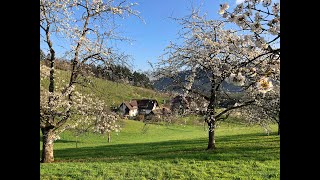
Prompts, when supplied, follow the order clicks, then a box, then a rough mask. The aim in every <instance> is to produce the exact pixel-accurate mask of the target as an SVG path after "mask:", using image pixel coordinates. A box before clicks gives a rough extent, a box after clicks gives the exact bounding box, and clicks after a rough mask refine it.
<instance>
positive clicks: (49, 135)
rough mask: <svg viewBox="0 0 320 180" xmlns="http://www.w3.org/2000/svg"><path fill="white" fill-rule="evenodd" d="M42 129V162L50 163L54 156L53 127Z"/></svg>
mask: <svg viewBox="0 0 320 180" xmlns="http://www.w3.org/2000/svg"><path fill="white" fill-rule="evenodd" d="M41 131H42V137H43V139H42V159H41V162H42V163H50V162H53V161H54V158H53V141H54V139H53V128H50V127H49V128H48V127H46V128H41Z"/></svg>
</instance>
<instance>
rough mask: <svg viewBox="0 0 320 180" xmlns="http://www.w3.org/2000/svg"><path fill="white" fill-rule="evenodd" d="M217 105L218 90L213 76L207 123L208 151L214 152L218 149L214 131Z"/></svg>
mask: <svg viewBox="0 0 320 180" xmlns="http://www.w3.org/2000/svg"><path fill="white" fill-rule="evenodd" d="M215 105H216V89H215V81H214V75H212V80H211V93H210V102H209V105H208V111H207V114H208V117H207V120H206V122H207V123H208V126H209V142H208V147H207V150H214V149H215V148H216V144H215V139H214V138H215V137H214V130H215V123H216V120H215Z"/></svg>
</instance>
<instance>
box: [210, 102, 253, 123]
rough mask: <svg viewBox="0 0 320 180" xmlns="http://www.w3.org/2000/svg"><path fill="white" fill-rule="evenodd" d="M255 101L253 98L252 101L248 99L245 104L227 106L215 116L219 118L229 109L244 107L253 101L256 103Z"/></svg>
mask: <svg viewBox="0 0 320 180" xmlns="http://www.w3.org/2000/svg"><path fill="white" fill-rule="evenodd" d="M254 102H255V101H254V100H252V101H248V102H245V103H244V104H242V105H240V106H233V107H230V108H227V109H225V110H224V111H222V112H220V113H219V114H218V115H216V116H215V119H219V118H220V117H221V116H222V115H223V114H225V113H227V112H228V111H230V110H232V109H238V108H241V107H244V106H248V105H251V104H252V103H254Z"/></svg>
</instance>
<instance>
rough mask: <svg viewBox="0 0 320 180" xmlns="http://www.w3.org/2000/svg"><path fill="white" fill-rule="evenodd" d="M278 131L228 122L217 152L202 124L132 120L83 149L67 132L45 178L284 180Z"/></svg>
mask: <svg viewBox="0 0 320 180" xmlns="http://www.w3.org/2000/svg"><path fill="white" fill-rule="evenodd" d="M272 129H273V131H274V132H273V133H271V134H270V135H269V136H268V135H266V134H265V133H264V131H263V130H262V129H261V128H260V127H258V126H250V127H247V126H243V125H239V124H229V123H222V124H221V125H220V126H219V127H218V129H217V132H216V145H217V149H216V150H215V151H206V150H205V148H206V146H207V132H206V131H205V130H204V127H202V126H190V125H170V126H165V125H147V127H144V124H143V123H141V122H137V121H131V120H126V123H125V126H124V127H123V130H122V132H120V133H119V134H118V135H116V134H115V133H113V134H112V142H111V143H107V139H106V137H103V136H101V135H98V134H87V135H83V136H81V137H79V138H78V141H79V143H78V148H76V145H75V144H76V140H77V139H76V137H75V136H73V135H72V134H71V133H69V132H66V133H64V134H62V136H61V137H62V139H61V140H58V141H57V142H56V143H55V151H54V152H55V162H54V163H51V164H41V179H279V176H280V164H279V162H280V153H279V152H280V148H279V146H280V138H279V136H277V135H276V126H272ZM40 144H41V142H40ZM40 149H41V146H40Z"/></svg>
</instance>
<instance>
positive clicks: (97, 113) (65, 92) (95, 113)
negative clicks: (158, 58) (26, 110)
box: [40, 0, 139, 162]
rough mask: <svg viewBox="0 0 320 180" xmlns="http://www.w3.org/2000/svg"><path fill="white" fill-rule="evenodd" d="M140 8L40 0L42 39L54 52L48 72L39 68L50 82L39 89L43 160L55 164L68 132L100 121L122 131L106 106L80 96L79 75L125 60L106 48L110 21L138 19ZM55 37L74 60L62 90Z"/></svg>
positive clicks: (91, 1) (90, 0) (87, 1)
mask: <svg viewBox="0 0 320 180" xmlns="http://www.w3.org/2000/svg"><path fill="white" fill-rule="evenodd" d="M136 5H137V4H136V3H129V2H127V1H126V0H123V1H119V2H117V1H115V0H111V1H103V0H81V1H79V0H59V1H56V0H40V30H41V33H40V36H41V41H42V42H43V43H45V44H46V45H47V47H48V49H49V51H50V58H49V61H50V69H49V70H48V69H45V67H43V66H41V67H40V69H42V71H41V72H40V73H41V75H42V78H48V79H49V83H48V84H49V86H48V87H40V89H41V98H40V99H41V107H40V128H41V131H42V134H43V150H42V151H43V153H42V160H41V162H53V161H54V156H53V142H54V140H55V139H56V138H58V135H59V133H61V132H62V131H63V130H65V129H67V128H72V127H74V126H77V125H78V124H79V123H89V122H91V121H90V119H96V120H97V121H98V122H102V121H106V122H107V124H109V125H110V126H112V127H113V129H118V128H117V127H116V126H114V125H113V123H111V122H113V121H112V120H111V121H109V119H114V118H113V117H111V116H109V115H108V113H105V111H104V109H105V105H104V103H103V102H102V101H99V100H97V99H95V98H94V97H90V96H89V97H88V96H84V95H83V94H80V93H79V92H77V91H75V86H76V85H79V84H82V83H83V82H82V81H80V78H79V75H81V72H82V69H83V68H82V67H83V66H84V65H85V64H90V63H104V64H111V63H114V62H115V61H117V60H119V58H120V60H121V57H122V56H116V54H115V53H113V50H112V48H111V47H110V46H109V44H108V43H109V42H110V39H114V38H116V37H115V36H116V34H115V26H114V24H113V21H112V20H113V19H114V17H116V16H119V17H120V18H124V17H127V16H130V15H134V16H137V17H139V12H138V11H136V10H133V9H132V8H133V7H134V6H136ZM53 37H55V39H63V41H64V43H63V44H59V46H63V47H64V48H66V49H70V51H69V52H68V54H69V55H70V57H71V59H72V69H71V75H70V80H69V82H67V83H66V84H64V85H61V86H59V85H58V84H56V83H57V81H56V79H55V75H56V71H55V69H54V67H55V65H54V64H55V60H56V55H55V53H56V47H57V46H54V42H56V41H53V40H52V39H53ZM122 40H123V39H122ZM61 88H62V89H61ZM109 122H110V123H109Z"/></svg>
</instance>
